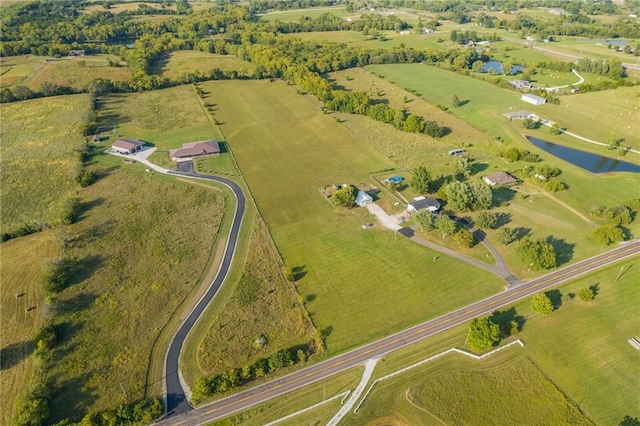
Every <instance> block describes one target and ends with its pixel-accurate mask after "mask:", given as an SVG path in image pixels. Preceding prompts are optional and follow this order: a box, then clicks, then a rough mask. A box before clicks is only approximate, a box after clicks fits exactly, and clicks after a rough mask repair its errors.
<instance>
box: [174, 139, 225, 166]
mask: <svg viewBox="0 0 640 426" xmlns="http://www.w3.org/2000/svg"><path fill="white" fill-rule="evenodd" d="M216 154H220V145H219V144H218V141H214V140H210V141H200V142H190V143H183V144H182V148H177V149H172V150H170V151H169V156H170V157H171V159H172V160H174V161H178V160H180V159H184V158H192V157H201V156H203V155H216Z"/></svg>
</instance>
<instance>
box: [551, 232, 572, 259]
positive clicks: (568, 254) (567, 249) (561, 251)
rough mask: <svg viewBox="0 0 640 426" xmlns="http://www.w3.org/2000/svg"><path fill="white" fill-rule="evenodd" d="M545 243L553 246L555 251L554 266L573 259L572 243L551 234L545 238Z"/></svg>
mask: <svg viewBox="0 0 640 426" xmlns="http://www.w3.org/2000/svg"><path fill="white" fill-rule="evenodd" d="M547 243H549V244H551V245H552V246H553V249H554V250H555V252H556V266H560V265H564V264H565V263H568V262H570V261H571V259H573V252H574V249H575V247H576V245H575V244H574V243H568V242H567V241H566V240H564V239H558V238H556V237H554V236H553V235H551V236H549V237H548V238H547Z"/></svg>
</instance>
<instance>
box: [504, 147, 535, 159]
mask: <svg viewBox="0 0 640 426" xmlns="http://www.w3.org/2000/svg"><path fill="white" fill-rule="evenodd" d="M500 156H501V157H502V158H504V159H505V160H507V161H508V162H510V163H513V162H515V161H519V160H521V161H525V162H527V163H537V162H538V161H540V156H539V155H538V154H534V153H533V152H531V151H528V150H526V149H522V148H518V147H517V146H511V147H509V148H506V149H504V150H503V151H502V152H501V153H500Z"/></svg>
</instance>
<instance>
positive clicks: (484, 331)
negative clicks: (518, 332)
mask: <svg viewBox="0 0 640 426" xmlns="http://www.w3.org/2000/svg"><path fill="white" fill-rule="evenodd" d="M467 341H468V342H469V346H471V349H473V350H474V351H477V352H481V351H486V350H487V349H491V348H492V347H493V346H495V345H496V344H498V342H499V341H500V327H499V326H498V324H496V323H494V322H493V321H491V320H490V319H489V318H488V317H485V318H474V319H472V320H471V323H470V324H469V333H468V335H467Z"/></svg>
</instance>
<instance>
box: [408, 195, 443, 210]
mask: <svg viewBox="0 0 640 426" xmlns="http://www.w3.org/2000/svg"><path fill="white" fill-rule="evenodd" d="M424 209H426V210H428V211H430V212H431V213H435V212H437V211H438V210H439V209H440V201H438V200H436V199H435V198H429V197H416V198H414V199H413V201H412V202H410V203H409V204H407V211H408V212H409V213H413V212H417V211H418V210H424Z"/></svg>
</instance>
